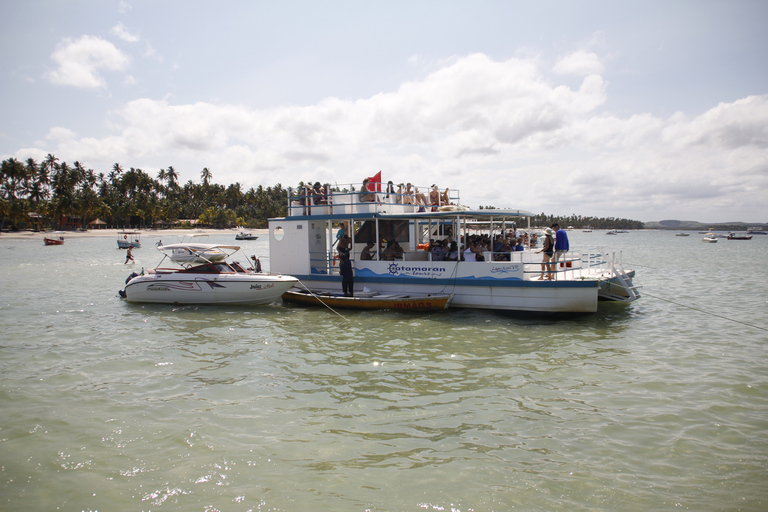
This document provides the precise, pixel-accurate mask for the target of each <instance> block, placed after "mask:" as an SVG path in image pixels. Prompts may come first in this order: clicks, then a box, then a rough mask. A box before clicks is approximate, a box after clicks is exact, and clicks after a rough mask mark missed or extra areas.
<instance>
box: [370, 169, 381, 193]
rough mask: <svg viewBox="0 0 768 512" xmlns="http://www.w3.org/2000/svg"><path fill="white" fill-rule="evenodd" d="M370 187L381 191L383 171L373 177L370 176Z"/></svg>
mask: <svg viewBox="0 0 768 512" xmlns="http://www.w3.org/2000/svg"><path fill="white" fill-rule="evenodd" d="M368 188H369V189H370V190H371V191H373V190H375V191H376V192H381V171H379V172H377V173H376V174H374V175H373V178H368Z"/></svg>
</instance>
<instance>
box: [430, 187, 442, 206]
mask: <svg viewBox="0 0 768 512" xmlns="http://www.w3.org/2000/svg"><path fill="white" fill-rule="evenodd" d="M429 204H430V206H432V211H435V208H437V207H438V206H440V192H438V191H437V185H432V190H431V191H430V192H429Z"/></svg>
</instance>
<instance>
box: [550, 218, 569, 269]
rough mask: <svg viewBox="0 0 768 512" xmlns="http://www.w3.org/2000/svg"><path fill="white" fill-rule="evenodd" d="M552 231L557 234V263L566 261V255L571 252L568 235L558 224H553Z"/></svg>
mask: <svg viewBox="0 0 768 512" xmlns="http://www.w3.org/2000/svg"><path fill="white" fill-rule="evenodd" d="M552 230H553V231H554V232H555V261H558V260H560V259H565V253H567V252H568V251H569V250H570V247H569V245H568V234H567V233H566V232H565V230H564V229H563V228H561V227H560V224H558V223H557V222H555V223H554V224H552Z"/></svg>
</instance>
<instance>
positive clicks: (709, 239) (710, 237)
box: [701, 234, 717, 244]
mask: <svg viewBox="0 0 768 512" xmlns="http://www.w3.org/2000/svg"><path fill="white" fill-rule="evenodd" d="M701 241H702V242H707V243H710V244H716V243H717V237H716V236H715V235H713V234H709V235H707V236H705V237H704V238H702V239H701Z"/></svg>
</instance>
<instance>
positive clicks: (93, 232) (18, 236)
mask: <svg viewBox="0 0 768 512" xmlns="http://www.w3.org/2000/svg"><path fill="white" fill-rule="evenodd" d="M118 231H125V230H122V229H120V230H118V229H89V230H87V231H11V232H2V233H0V240H23V239H40V240H42V239H43V238H45V237H49V238H59V237H64V239H65V240H66V239H67V238H83V237H105V238H117V232H118ZM134 231H138V232H139V233H140V234H141V236H152V237H154V236H168V237H172V236H179V237H181V236H185V235H187V236H189V235H226V234H230V233H231V234H232V240H233V241H234V239H235V235H236V234H238V233H240V231H242V230H241V229H237V228H231V229H203V228H193V229H140V230H134ZM245 231H246V232H248V233H253V234H255V235H258V236H259V237H262V236H264V235H268V234H269V229H246V230H245Z"/></svg>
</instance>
